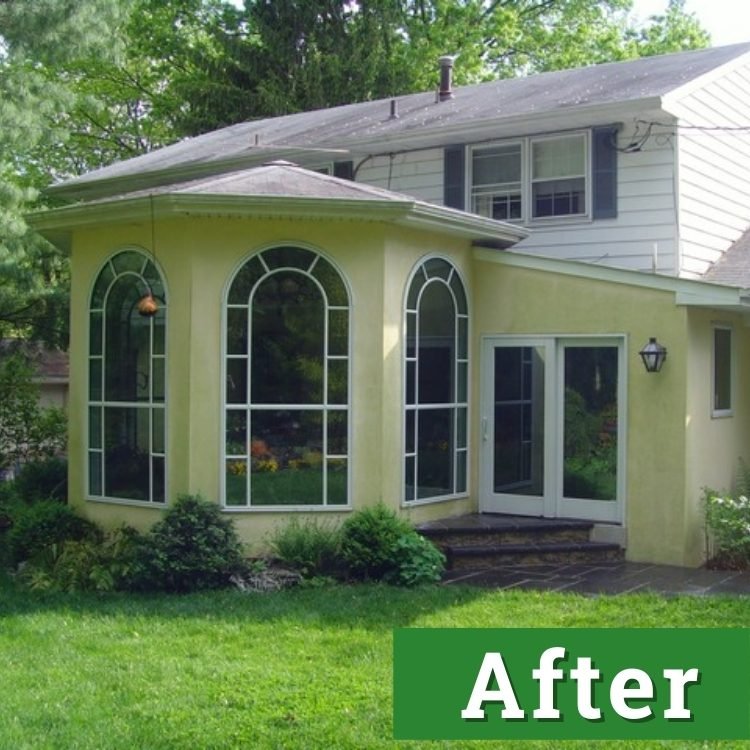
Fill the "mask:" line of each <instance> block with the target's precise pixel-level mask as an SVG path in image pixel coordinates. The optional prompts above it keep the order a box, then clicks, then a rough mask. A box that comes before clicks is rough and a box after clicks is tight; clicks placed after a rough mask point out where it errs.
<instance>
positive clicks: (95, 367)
mask: <svg viewBox="0 0 750 750" xmlns="http://www.w3.org/2000/svg"><path fill="white" fill-rule="evenodd" d="M89 400H91V401H101V400H102V361H101V359H99V358H98V357H97V358H95V359H91V360H89Z"/></svg>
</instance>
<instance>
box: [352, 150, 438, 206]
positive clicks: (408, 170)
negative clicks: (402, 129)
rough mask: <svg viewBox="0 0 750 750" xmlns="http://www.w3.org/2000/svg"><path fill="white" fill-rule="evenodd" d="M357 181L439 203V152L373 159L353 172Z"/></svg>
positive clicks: (412, 153)
mask: <svg viewBox="0 0 750 750" xmlns="http://www.w3.org/2000/svg"><path fill="white" fill-rule="evenodd" d="M356 179H357V182H366V183H367V184H368V185H375V186H376V187H381V188H385V189H386V190H393V191H395V192H397V193H407V194H408V195H413V196H414V197H416V198H419V199H420V200H423V201H427V202H428V203H438V204H440V203H442V202H443V150H442V149H440V148H431V149H424V150H422V151H410V152H407V153H403V154H394V155H393V156H375V157H373V158H371V159H368V160H367V161H364V162H363V163H362V166H360V167H359V169H358V170H357V176H356Z"/></svg>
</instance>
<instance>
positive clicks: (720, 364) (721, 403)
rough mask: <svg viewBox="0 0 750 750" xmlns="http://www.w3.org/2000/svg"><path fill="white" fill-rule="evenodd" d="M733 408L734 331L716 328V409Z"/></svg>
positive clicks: (725, 409) (726, 409)
mask: <svg viewBox="0 0 750 750" xmlns="http://www.w3.org/2000/svg"><path fill="white" fill-rule="evenodd" d="M731 408H732V331H731V330H730V329H729V328H714V409H715V410H716V411H728V410H730V409H731Z"/></svg>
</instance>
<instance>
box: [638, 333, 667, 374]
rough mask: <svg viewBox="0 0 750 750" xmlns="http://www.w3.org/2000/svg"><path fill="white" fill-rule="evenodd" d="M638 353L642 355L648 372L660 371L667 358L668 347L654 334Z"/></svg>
mask: <svg viewBox="0 0 750 750" xmlns="http://www.w3.org/2000/svg"><path fill="white" fill-rule="evenodd" d="M638 354H640V355H641V359H642V360H643V366H644V367H645V368H646V372H659V370H661V366H662V365H663V364H664V360H665V359H666V358H667V349H666V347H664V346H662V345H661V344H660V343H659V342H658V341H657V340H656V339H655V338H654V337H653V336H652V337H651V338H650V339H649V340H648V344H646V346H644V347H643V349H641V350H640V351H639V352H638Z"/></svg>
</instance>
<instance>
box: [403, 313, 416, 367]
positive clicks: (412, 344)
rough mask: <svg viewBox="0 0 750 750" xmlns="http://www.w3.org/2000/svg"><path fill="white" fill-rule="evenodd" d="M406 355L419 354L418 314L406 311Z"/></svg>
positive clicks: (413, 355)
mask: <svg viewBox="0 0 750 750" xmlns="http://www.w3.org/2000/svg"><path fill="white" fill-rule="evenodd" d="M406 356H407V357H416V356H417V314H416V313H413V312H408V313H406Z"/></svg>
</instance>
